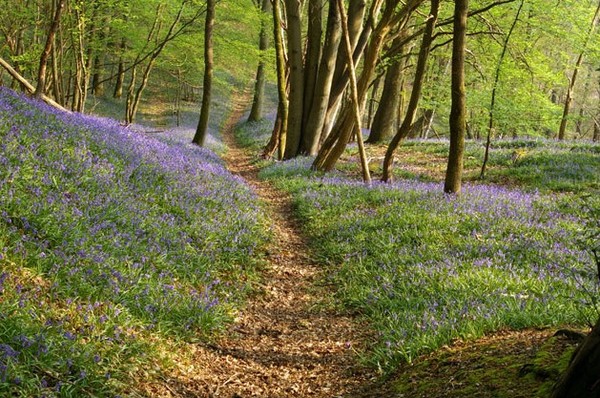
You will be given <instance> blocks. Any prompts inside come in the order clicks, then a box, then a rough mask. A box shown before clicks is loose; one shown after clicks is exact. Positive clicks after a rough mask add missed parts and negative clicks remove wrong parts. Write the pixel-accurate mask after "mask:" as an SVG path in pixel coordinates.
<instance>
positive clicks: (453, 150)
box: [444, 0, 469, 194]
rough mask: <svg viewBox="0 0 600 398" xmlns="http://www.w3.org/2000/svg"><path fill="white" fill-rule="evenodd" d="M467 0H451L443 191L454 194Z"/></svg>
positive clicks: (460, 147) (461, 137)
mask: <svg viewBox="0 0 600 398" xmlns="http://www.w3.org/2000/svg"><path fill="white" fill-rule="evenodd" d="M468 11H469V1H468V0H455V2H454V32H453V41H452V105H451V108H450V154H449V156H448V168H447V169H446V181H445V184H444V192H446V193H452V194H458V193H460V190H461V186H462V173H463V153H464V149H465V130H466V116H465V115H466V95H465V41H466V32H467V15H468Z"/></svg>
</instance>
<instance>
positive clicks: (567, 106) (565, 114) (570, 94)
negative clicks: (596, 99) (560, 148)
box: [558, 2, 600, 140]
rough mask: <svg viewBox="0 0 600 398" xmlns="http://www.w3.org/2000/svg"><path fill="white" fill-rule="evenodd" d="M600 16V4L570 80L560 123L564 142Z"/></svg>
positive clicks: (559, 133)
mask: <svg viewBox="0 0 600 398" xmlns="http://www.w3.org/2000/svg"><path fill="white" fill-rule="evenodd" d="M599 16H600V2H599V3H598V7H597V8H596V12H595V13H594V18H593V19H592V23H591V25H590V29H589V31H588V34H587V37H586V39H585V43H584V44H583V49H582V50H581V52H580V53H579V56H578V57H577V62H575V67H574V68H573V74H572V75H571V78H570V79H569V86H568V88H567V95H566V97H565V105H564V108H563V115H562V119H561V121H560V127H559V129H558V139H559V140H564V139H565V133H566V130H567V121H568V118H569V112H570V110H571V103H572V102H573V89H574V88H575V83H576V81H577V75H578V74H579V69H580V68H581V63H582V62H583V57H584V55H585V53H586V51H587V47H588V45H589V41H590V39H591V38H592V35H593V34H594V30H596V25H597V24H598V17H599Z"/></svg>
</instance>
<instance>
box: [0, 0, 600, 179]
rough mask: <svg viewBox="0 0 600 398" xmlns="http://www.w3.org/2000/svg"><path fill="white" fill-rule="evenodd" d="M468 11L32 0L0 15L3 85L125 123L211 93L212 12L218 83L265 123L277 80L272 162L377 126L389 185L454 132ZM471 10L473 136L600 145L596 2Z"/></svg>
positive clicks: (320, 151)
mask: <svg viewBox="0 0 600 398" xmlns="http://www.w3.org/2000/svg"><path fill="white" fill-rule="evenodd" d="M209 3H211V2H209ZM458 3H461V2H450V1H425V0H410V1H399V0H370V1H367V0H356V1H350V2H339V1H337V0H280V1H273V0H254V1H250V0H230V1H225V0H223V1H218V2H216V3H215V4H212V5H211V7H214V8H215V12H214V13H207V12H206V11H207V2H206V1H202V0H178V1H175V0H170V1H167V0H149V1H141V0H129V1H116V0H27V1H21V2H17V3H16V4H14V5H13V4H11V6H10V7H8V6H7V7H2V9H1V10H0V21H1V22H2V23H1V29H2V36H3V42H2V47H0V60H1V61H2V65H3V66H5V68H4V70H5V71H8V70H10V69H9V68H12V71H13V72H14V73H11V74H7V73H6V72H3V73H2V74H0V79H1V83H2V84H6V85H12V86H13V87H17V86H19V85H21V86H24V85H25V83H24V82H23V81H19V80H17V79H15V76H21V77H23V78H24V80H26V81H28V82H34V83H37V87H35V90H32V88H31V87H30V88H27V87H24V88H25V89H27V90H29V91H35V92H36V93H37V94H38V95H42V94H43V95H44V96H47V97H48V98H49V99H50V100H53V101H55V102H57V103H58V104H60V105H62V106H63V107H66V108H69V109H72V110H75V111H84V110H85V106H86V103H88V102H89V101H86V100H88V99H89V96H90V95H92V96H96V97H103V98H106V97H108V96H112V97H114V98H115V99H119V98H123V100H122V102H123V107H124V111H123V115H124V117H123V119H124V121H125V122H126V123H127V124H129V123H132V122H133V121H134V119H135V115H136V113H137V111H138V109H139V104H140V101H141V100H142V98H143V93H144V91H145V89H146V88H147V87H148V86H149V85H150V86H151V87H152V86H153V87H155V89H154V90H152V95H155V96H158V97H159V98H160V100H162V101H163V102H164V101H168V102H171V103H172V104H180V101H182V100H191V101H197V100H198V99H199V98H200V94H201V93H202V94H206V90H204V92H203V90H202V89H203V88H204V87H210V80H206V76H205V77H204V78H203V77H202V74H203V72H204V71H205V64H206V62H207V57H206V53H205V51H204V50H205V47H206V46H207V43H209V41H206V40H205V37H204V35H205V32H206V29H205V28H206V26H204V22H206V19H205V18H206V16H207V15H212V16H213V18H215V21H216V22H215V27H214V31H215V34H214V37H215V38H214V44H212V46H214V48H215V60H214V67H215V69H216V71H217V74H216V76H217V77H216V79H217V80H219V79H224V78H223V76H226V75H230V76H235V79H237V80H238V81H241V82H243V83H244V84H246V83H248V81H249V80H253V81H254V82H255V95H254V101H253V106H252V111H251V115H250V119H251V120H258V119H260V118H261V117H263V112H264V110H263V106H262V104H263V103H264V98H263V97H264V95H265V84H266V82H267V81H270V82H272V83H276V85H277V87H278V90H277V92H278V98H279V105H278V107H277V117H276V123H275V127H274V130H273V135H272V139H271V141H270V142H269V143H268V145H267V146H266V148H265V156H271V155H273V154H274V153H275V151H276V150H277V149H279V150H278V152H277V155H278V157H279V158H281V159H289V158H293V157H295V156H298V155H304V154H308V155H313V156H315V160H314V164H313V167H314V168H315V169H319V170H324V171H327V170H331V169H332V168H333V167H335V164H336V162H337V160H338V159H339V157H340V156H341V155H342V153H343V152H344V150H345V148H346V145H347V144H348V143H349V142H350V141H353V140H357V138H359V137H360V135H361V131H362V130H361V128H367V129H369V130H370V134H369V137H368V139H367V143H373V144H376V143H390V141H391V143H390V145H389V147H388V152H387V154H386V158H385V159H384V160H383V162H384V176H383V178H384V180H389V179H391V177H392V172H391V167H392V165H393V160H394V151H395V150H396V147H397V146H398V145H399V143H400V142H401V141H402V140H403V139H405V138H407V137H420V138H432V137H444V136H448V135H449V134H450V125H449V124H448V122H447V120H448V119H449V117H450V110H451V108H452V106H451V101H452V95H451V92H452V90H451V89H450V87H451V79H452V77H453V76H454V77H455V78H456V77H457V75H456V74H454V73H452V69H453V67H452V65H453V43H454V42H455V40H454V38H455V37H456V31H455V30H453V26H456V24H455V21H456V18H457V17H456V15H455V11H456V8H457V7H458V5H459V4H458ZM464 7H465V10H466V11H465V12H467V16H468V18H467V23H466V25H465V28H466V31H465V37H466V40H465V42H464V46H463V47H464V48H463V50H462V51H463V52H464V60H463V62H464V82H463V83H462V84H463V85H464V87H465V95H466V97H465V115H464V121H463V122H462V123H463V124H464V127H465V134H466V137H467V138H473V139H485V138H487V137H489V139H490V141H491V140H492V139H494V138H502V137H515V138H516V137H530V136H535V137H539V136H541V137H548V138H558V139H564V138H588V139H594V140H598V139H600V103H599V100H600V83H599V82H600V79H599V76H598V69H599V66H600V62H599V60H600V50H599V46H598V40H597V30H596V25H597V23H598V9H599V4H598V2H597V1H595V0H584V1H575V0H565V1H556V2H552V6H549V4H548V1H543V0H471V1H470V2H469V4H466V3H465V4H464ZM61 10H62V13H61V12H58V11H61ZM454 54H455V56H456V54H457V53H456V52H454ZM44 63H46V64H47V67H46V66H44V65H43V64H44ZM211 64H212V62H211ZM257 65H258V67H257V68H256V66H257ZM255 68H256V69H255ZM220 71H224V73H221V74H219V73H220ZM155 75H156V76H157V77H154V76H155ZM252 75H254V77H253V76H252ZM153 79H155V80H153ZM153 81H154V84H152V82H153ZM207 83H208V84H207ZM217 83H222V81H221V82H219V81H218V82H217ZM32 87H33V86H32ZM209 98H210V97H209ZM173 106H174V107H178V106H179V105H173ZM204 116H205V118H207V117H208V115H207V114H205V115H204ZM358 141H360V143H361V144H362V139H358ZM453 151H454V149H453ZM361 153H362V151H361ZM362 157H363V159H362V161H363V164H364V167H363V169H364V170H365V172H368V167H367V166H368V165H367V163H368V159H365V158H364V155H363V156H362ZM459 162H460V160H459ZM483 175H484V172H483V170H482V176H483ZM366 177H367V176H365V178H366Z"/></svg>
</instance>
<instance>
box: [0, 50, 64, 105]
mask: <svg viewBox="0 0 600 398" xmlns="http://www.w3.org/2000/svg"><path fill="white" fill-rule="evenodd" d="M0 66H2V67H3V68H4V69H6V71H7V72H8V73H9V74H10V75H11V76H12V77H13V78H14V79H15V80H17V81H18V82H19V83H21V84H22V85H23V87H25V88H26V89H27V91H29V94H33V93H35V87H33V85H32V84H31V83H29V82H28V81H27V80H26V79H25V78H24V77H23V76H21V75H20V74H19V72H17V71H16V70H15V69H14V68H13V67H12V66H10V64H9V63H8V62H6V61H5V60H4V59H3V58H1V57H0ZM41 99H42V100H43V101H44V102H45V103H47V104H48V105H50V106H53V107H55V108H56V109H60V110H61V111H64V112H69V110H68V109H66V108H65V107H63V106H62V105H60V104H59V103H58V102H56V101H54V100H53V99H52V98H50V97H48V96H47V95H45V94H42V96H41Z"/></svg>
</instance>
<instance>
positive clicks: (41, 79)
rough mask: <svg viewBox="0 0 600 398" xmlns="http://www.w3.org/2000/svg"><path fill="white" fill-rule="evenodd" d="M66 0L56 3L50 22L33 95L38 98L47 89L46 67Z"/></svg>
mask: <svg viewBox="0 0 600 398" xmlns="http://www.w3.org/2000/svg"><path fill="white" fill-rule="evenodd" d="M65 2H66V0H59V2H58V3H57V4H56V10H55V12H54V18H52V23H51V24H50V29H49V31H48V37H47V38H46V45H45V46H44V50H43V51H42V55H41V56H40V66H39V68H38V79H37V87H36V89H35V92H34V93H33V95H34V96H35V97H37V98H40V97H41V96H42V94H44V93H45V89H46V68H47V65H48V58H49V57H50V53H51V52H52V45H53V44H54V37H55V36H56V31H57V30H58V27H59V25H60V16H61V14H62V11H63V9H64V8H65Z"/></svg>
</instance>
